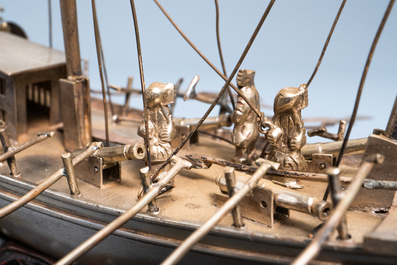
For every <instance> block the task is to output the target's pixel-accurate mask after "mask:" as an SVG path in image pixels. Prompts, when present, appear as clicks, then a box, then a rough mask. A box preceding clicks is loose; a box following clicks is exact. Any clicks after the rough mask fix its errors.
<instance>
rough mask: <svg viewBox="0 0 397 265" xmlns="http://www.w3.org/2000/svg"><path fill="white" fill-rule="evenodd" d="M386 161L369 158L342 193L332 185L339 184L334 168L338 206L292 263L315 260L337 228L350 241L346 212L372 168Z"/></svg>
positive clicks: (332, 179) (335, 198) (334, 193)
mask: <svg viewBox="0 0 397 265" xmlns="http://www.w3.org/2000/svg"><path fill="white" fill-rule="evenodd" d="M383 161H384V156H382V155H380V154H376V155H372V156H369V157H367V159H366V160H365V161H364V162H363V163H362V165H361V166H360V168H359V170H358V171H357V173H356V176H355V177H354V179H353V181H352V183H351V184H350V185H349V187H348V188H347V190H346V191H345V192H344V193H342V192H341V189H339V188H336V189H335V186H334V185H332V183H333V184H336V183H339V184H340V181H338V178H337V172H335V170H338V169H337V168H334V169H333V171H334V172H332V171H329V175H330V184H331V185H330V186H331V194H332V197H333V198H332V199H333V201H334V204H336V208H335V209H334V211H333V213H332V214H331V216H330V218H329V219H328V220H327V221H326V222H325V223H324V224H323V226H322V228H321V229H320V230H319V231H318V232H317V233H316V235H315V237H314V238H313V240H312V242H311V243H310V244H309V245H308V246H307V247H306V249H305V250H304V251H303V252H302V253H301V254H300V255H299V256H298V257H297V259H296V260H295V261H294V262H293V263H292V264H293V265H304V264H307V263H309V262H310V261H311V260H312V259H314V258H315V257H316V256H317V255H318V254H319V253H320V250H321V247H322V246H323V245H324V243H325V242H326V241H327V240H328V238H329V236H330V234H331V233H332V232H333V231H334V229H335V228H336V227H338V226H339V227H338V232H339V238H340V239H349V238H350V235H349V234H348V232H347V226H346V222H345V221H344V220H346V217H345V215H346V211H347V210H348V208H349V206H350V204H351V203H352V202H353V200H354V198H355V197H356V195H357V193H358V192H359V190H360V188H361V186H362V183H363V182H364V179H365V178H366V177H367V176H368V174H369V173H370V172H371V170H372V168H373V167H374V165H376V164H382V163H383Z"/></svg>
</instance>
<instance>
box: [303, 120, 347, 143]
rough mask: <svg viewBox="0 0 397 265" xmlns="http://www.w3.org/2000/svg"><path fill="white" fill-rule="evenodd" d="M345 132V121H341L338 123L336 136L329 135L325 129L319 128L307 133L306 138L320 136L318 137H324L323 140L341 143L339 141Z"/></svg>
mask: <svg viewBox="0 0 397 265" xmlns="http://www.w3.org/2000/svg"><path fill="white" fill-rule="evenodd" d="M345 131H346V121H344V120H341V121H339V129H338V133H337V134H333V133H329V132H328V131H327V128H325V127H320V128H317V129H313V130H310V131H308V132H307V136H309V137H312V136H320V137H324V138H327V139H331V140H334V141H341V140H343V137H344V136H345Z"/></svg>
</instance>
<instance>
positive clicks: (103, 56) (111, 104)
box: [99, 35, 114, 117]
mask: <svg viewBox="0 0 397 265" xmlns="http://www.w3.org/2000/svg"><path fill="white" fill-rule="evenodd" d="M100 39H101V36H100V35H99V40H100ZM99 45H100V48H101V59H102V64H103V73H104V74H105V82H106V93H107V95H108V97H109V105H110V113H111V114H112V117H113V116H114V108H113V102H112V96H111V93H110V88H109V81H108V72H107V71H106V64H105V55H104V54H103V48H102V41H99Z"/></svg>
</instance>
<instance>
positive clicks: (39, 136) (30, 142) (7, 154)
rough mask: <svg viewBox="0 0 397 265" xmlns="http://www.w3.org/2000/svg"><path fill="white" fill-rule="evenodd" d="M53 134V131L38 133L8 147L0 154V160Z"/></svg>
mask: <svg viewBox="0 0 397 265" xmlns="http://www.w3.org/2000/svg"><path fill="white" fill-rule="evenodd" d="M53 136H54V132H49V133H39V134H38V135H37V137H36V138H34V139H32V140H30V141H28V142H26V143H23V144H21V145H20V146H18V147H12V148H9V149H8V151H7V152H5V153H3V154H1V155H0V162H2V161H4V160H6V159H8V158H10V157H12V156H13V155H16V154H18V153H19V152H22V151H23V150H25V149H27V148H29V147H31V146H32V145H35V144H38V143H40V142H42V141H44V140H46V139H48V138H50V137H53Z"/></svg>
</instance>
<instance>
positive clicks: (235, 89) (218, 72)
mask: <svg viewBox="0 0 397 265" xmlns="http://www.w3.org/2000/svg"><path fill="white" fill-rule="evenodd" d="M154 2H155V3H156V4H157V6H158V7H159V8H160V9H161V11H162V12H163V13H164V15H165V16H166V17H167V18H168V20H169V21H170V22H171V24H172V25H173V26H174V27H175V28H176V30H177V31H178V32H179V33H180V34H181V35H182V37H183V38H184V39H185V40H186V41H187V42H188V43H189V45H190V46H191V47H192V48H193V49H194V50H195V51H196V52H197V53H198V54H199V55H200V57H201V58H203V59H204V61H205V62H206V63H207V64H208V65H209V66H210V67H211V68H212V69H213V70H214V71H215V72H216V73H217V74H218V75H219V76H220V77H222V78H223V80H225V81H227V80H228V78H227V77H226V76H225V75H223V74H222V73H221V72H220V71H219V70H218V69H217V68H216V67H215V66H214V65H213V64H212V63H211V62H210V61H209V60H208V59H207V58H206V57H205V56H204V54H202V53H201V52H200V51H199V50H198V49H197V47H196V46H195V45H194V44H193V43H192V42H191V41H190V40H189V39H188V38H187V36H186V35H185V34H184V33H183V32H182V31H181V30H180V29H179V27H178V26H177V25H176V24H175V22H174V21H173V20H172V19H171V17H170V16H169V15H168V13H167V12H166V11H165V10H164V8H163V7H162V6H161V5H160V3H159V2H158V1H157V0H154ZM274 2H275V0H271V1H270V3H269V5H268V8H267V10H266V11H265V13H266V15H267V13H268V12H269V11H270V9H271V7H272V6H273V4H274ZM259 24H260V23H258V26H259ZM250 42H251V41H250ZM239 67H240V66H239ZM239 67H238V68H239ZM229 78H230V77H229ZM229 85H230V86H231V87H232V88H233V89H234V91H236V92H237V94H239V95H240V96H241V97H242V98H243V99H244V100H245V102H247V104H248V105H249V106H250V108H251V109H252V110H253V111H254V112H255V113H256V115H257V116H258V117H260V116H261V114H260V112H259V111H258V110H257V109H256V108H255V107H254V106H253V105H252V104H251V102H249V101H248V100H247V99H246V98H245V96H244V95H243V94H242V93H240V91H239V90H238V88H237V87H236V86H235V85H233V84H232V83H230V82H229V84H228V86H229ZM225 89H226V87H225ZM223 92H224V89H222V91H221V93H219V94H220V96H219V98H220V97H221V95H223ZM219 98H218V97H217V99H216V100H215V101H216V102H218V101H219Z"/></svg>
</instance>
